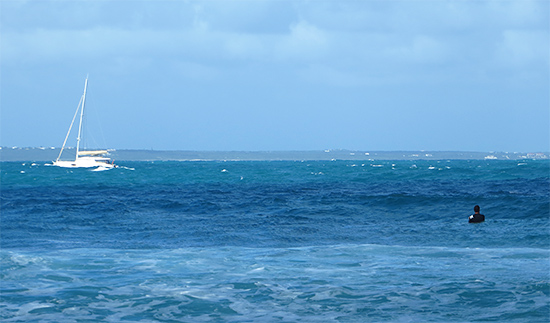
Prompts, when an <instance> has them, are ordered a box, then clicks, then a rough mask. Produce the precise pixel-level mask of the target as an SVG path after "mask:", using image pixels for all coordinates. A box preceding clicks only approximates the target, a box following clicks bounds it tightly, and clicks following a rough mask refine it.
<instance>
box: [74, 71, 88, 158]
mask: <svg viewBox="0 0 550 323" xmlns="http://www.w3.org/2000/svg"><path fill="white" fill-rule="evenodd" d="M87 88H88V76H87V75H86V81H85V82H84V94H82V108H81V109H80V124H79V125H78V137H77V138H76V158H75V160H77V159H78V152H79V151H80V134H81V132H82V117H83V116H84V105H85V103H86V89H87Z"/></svg>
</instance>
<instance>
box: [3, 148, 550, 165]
mask: <svg viewBox="0 0 550 323" xmlns="http://www.w3.org/2000/svg"><path fill="white" fill-rule="evenodd" d="M58 154H59V148H55V147H49V148H45V147H23V148H20V147H0V161H26V162H27V161H33V162H50V161H53V160H55V159H56V158H57V155H58ZM74 155H75V150H74V149H71V148H69V149H67V148H66V149H65V152H64V153H63V156H64V158H63V159H67V160H68V159H71V158H73V157H72V156H74ZM549 155H550V154H549V153H548V152H544V153H542V152H529V153H524V152H465V151H423V150H420V151H354V150H342V149H334V150H333V149H331V150H324V151H323V150H312V151H186V150H134V149H117V150H113V151H111V152H110V157H111V158H112V159H114V160H115V161H116V160H119V161H162V160H165V161H198V160H204V161H254V160H272V161H275V160H447V159H478V160H479V159H481V160H483V159H486V160H520V159H548V158H549Z"/></svg>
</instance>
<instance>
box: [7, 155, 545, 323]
mask: <svg viewBox="0 0 550 323" xmlns="http://www.w3.org/2000/svg"><path fill="white" fill-rule="evenodd" d="M121 164H123V165H122V166H123V167H121V168H118V169H114V170H110V171H104V172H92V171H89V170H67V169H61V168H56V167H51V166H45V165H44V164H43V163H36V164H32V163H11V162H10V163H7V162H4V163H2V164H1V167H2V168H1V180H2V190H1V202H2V204H1V207H2V221H1V223H0V225H1V241H0V242H1V247H2V250H1V251H0V255H1V258H0V265H1V267H0V273H1V276H0V278H1V286H0V288H1V290H0V291H1V294H0V296H1V299H0V317H1V318H2V320H3V321H6V322H18V321H19V322H20V321H25V322H29V321H31V322H32V321H35V322H97V321H104V322H120V321H129V322H140V321H142V322H202V321H206V322H369V321H372V322H396V321H399V322H430V321H431V322H475V321H498V322H547V321H548V320H549V318H550V316H549V313H550V301H549V296H550V282H549V279H550V274H549V272H550V262H549V259H550V257H549V256H550V248H549V247H550V234H549V233H550V231H549V228H550V225H549V221H548V220H549V214H550V207H549V201H550V179H549V169H550V168H549V163H548V161H532V160H526V161H455V160H452V161H439V162H438V161H375V162H373V161H364V162H357V161H354V162H347V161H334V162H325V161H322V162H321V161H311V162H154V163H152V162H125V163H124V162H121ZM476 204H479V205H480V206H481V211H482V213H484V214H485V216H486V222H484V223H481V224H469V223H468V216H469V215H470V214H471V213H472V209H473V206H474V205H476Z"/></svg>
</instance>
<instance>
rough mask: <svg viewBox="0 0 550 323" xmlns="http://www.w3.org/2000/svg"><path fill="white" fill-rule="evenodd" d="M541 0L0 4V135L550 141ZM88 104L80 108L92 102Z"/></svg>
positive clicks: (396, 142) (303, 145)
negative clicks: (83, 131)
mask: <svg viewBox="0 0 550 323" xmlns="http://www.w3.org/2000/svg"><path fill="white" fill-rule="evenodd" d="M549 13H550V9H549V2H548V1H530V0H521V1H507V0H506V1H505V0H503V1H481V0H479V1H478V0H476V1H468V0H462V1H453V0H449V1H347V0H343V1H342V0H341V1H322V0H310V1H285V0H276V1H239V0H237V1H162V0H161V1H122V0H120V1H9V0H8V1H6V0H3V1H2V2H0V15H1V16H0V28H1V29H0V50H1V56H0V82H1V83H0V90H1V92H0V100H1V101H0V103H1V111H0V113H1V115H0V116H1V124H0V126H1V132H0V134H1V137H0V145H2V146H19V147H24V146H48V147H49V146H56V147H59V146H61V144H62V142H63V139H64V137H65V134H66V131H67V129H68V126H69V123H70V121H71V118H72V115H73V113H74V110H75V109H76V106H77V104H78V101H79V99H80V95H81V94H82V90H83V86H84V79H85V77H86V75H87V74H89V82H90V83H89V89H88V105H87V107H88V108H89V110H90V111H91V110H92V109H93V110H94V111H95V112H93V115H96V116H98V117H99V120H100V125H101V134H97V136H100V137H101V138H102V139H100V145H103V144H102V143H105V144H106V145H107V146H108V148H117V149H124V148H126V149H141V148H143V149H151V148H153V149H178V150H262V151H265V150H320V149H352V150H465V151H510V152H513V151H518V152H530V151H548V150H550V148H549V146H550V143H549V141H550V132H549V129H550V108H549V107H550V99H549V97H550V94H549V91H550V90H549V89H550V81H549V70H550V68H549V56H550V53H549V43H550V40H549V38H550V36H549V26H550V23H549V16H550V14H549ZM90 114H92V113H91V112H90Z"/></svg>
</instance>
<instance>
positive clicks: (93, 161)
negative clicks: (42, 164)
mask: <svg viewBox="0 0 550 323" xmlns="http://www.w3.org/2000/svg"><path fill="white" fill-rule="evenodd" d="M53 165H54V166H59V167H64V168H98V167H101V168H107V169H110V168H115V167H116V166H115V165H114V164H111V163H109V159H108V158H90V157H82V158H77V159H76V160H74V161H71V160H58V161H55V162H53Z"/></svg>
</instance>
